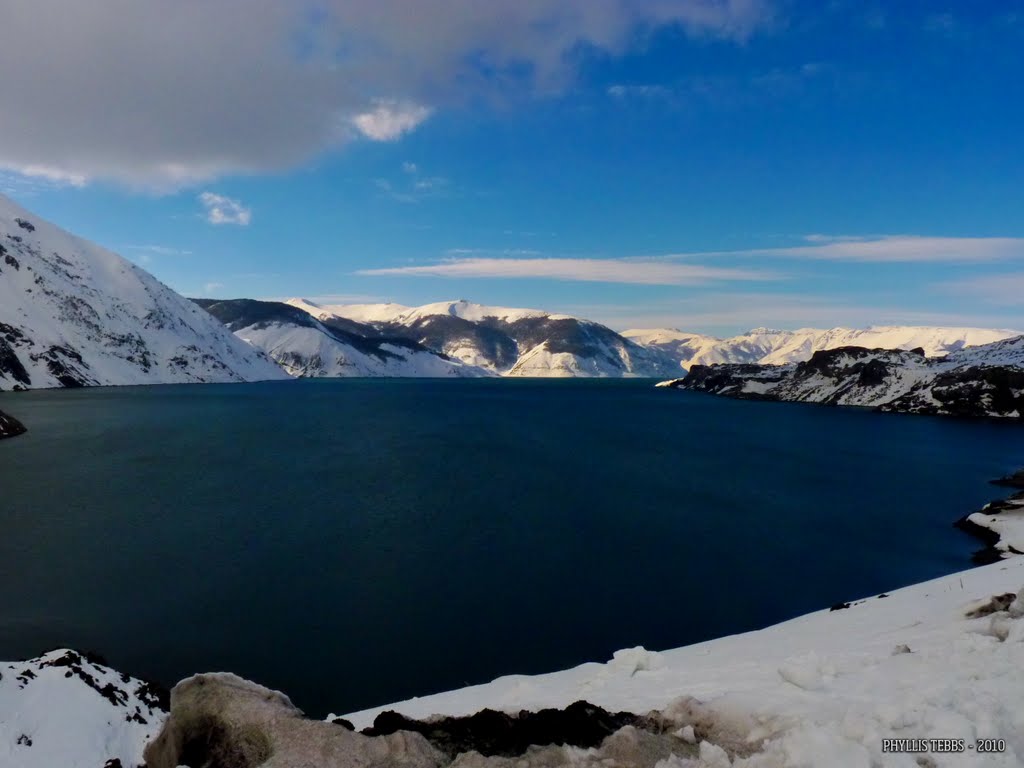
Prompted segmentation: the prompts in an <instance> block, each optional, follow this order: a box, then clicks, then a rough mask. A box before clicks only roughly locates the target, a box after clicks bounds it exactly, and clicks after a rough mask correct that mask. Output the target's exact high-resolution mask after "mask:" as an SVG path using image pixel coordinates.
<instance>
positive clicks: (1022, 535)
mask: <svg viewBox="0 0 1024 768" xmlns="http://www.w3.org/2000/svg"><path fill="white" fill-rule="evenodd" d="M1022 474H1024V470H1021V472H1018V473H1016V475H1013V476H1011V477H1013V478H1019V477H1021V476H1022ZM1004 480H1005V479H1004ZM993 482H995V483H997V484H1001V485H1003V484H1006V485H1009V484H1010V483H1006V482H1001V481H993ZM954 525H955V526H956V527H957V528H959V529H960V530H962V531H964V532H966V533H969V534H971V535H972V536H975V537H977V538H978V539H980V540H981V541H982V542H983V543H984V544H985V547H984V548H983V549H980V550H978V551H977V552H975V553H974V562H976V563H978V564H985V563H994V562H997V561H999V560H1004V559H1006V558H1008V557H1012V556H1014V555H1024V491H1020V492H1018V493H1015V494H1013V495H1012V496H1010V497H1009V498H1007V499H1001V500H999V501H993V502H990V503H988V504H986V505H985V506H984V507H982V508H981V509H980V510H979V511H977V512H974V513H972V514H969V515H965V516H964V517H962V518H960V519H959V520H957V521H956V523H954Z"/></svg>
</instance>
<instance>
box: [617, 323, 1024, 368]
mask: <svg viewBox="0 0 1024 768" xmlns="http://www.w3.org/2000/svg"><path fill="white" fill-rule="evenodd" d="M1020 334H1021V332H1020V331H1012V330H1003V329H988V328H943V327H934V326H912V325H911V326H876V327H871V328H866V329H858V328H830V329H827V330H822V329H818V328H801V329H800V330H796V331H779V330H774V329H771V328H754V329H753V330H751V331H748V332H747V333H744V334H741V335H739V336H733V337H731V338H728V339H720V338H717V337H714V336H704V335H701V334H694V333H685V332H683V331H677V330H675V329H671V328H658V329H654V330H630V331H623V332H622V335H623V336H625V337H626V338H628V339H630V340H632V341H635V342H636V343H638V344H642V345H644V346H646V347H650V348H652V349H658V350H661V351H662V352H664V353H665V354H667V355H669V356H670V357H672V358H673V359H675V360H676V361H678V363H679V365H680V366H681V367H682V368H685V369H689V368H690V367H691V366H693V365H714V364H715V363H756V364H761V365H780V364H783V363H796V362H800V361H803V360H809V359H810V358H811V355H813V354H814V353H815V352H818V351H819V350H823V349H836V348H838V347H864V348H866V349H916V348H918V347H920V348H921V349H923V350H924V353H925V355H927V356H928V357H935V356H938V355H946V354H949V353H950V352H956V351H957V350H960V349H963V348H964V347H969V346H977V345H979V344H989V343H991V342H993V341H1000V340H1001V339H1008V338H1012V337H1014V336H1019V335H1020Z"/></svg>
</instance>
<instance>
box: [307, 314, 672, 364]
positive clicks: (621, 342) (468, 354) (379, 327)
mask: <svg viewBox="0 0 1024 768" xmlns="http://www.w3.org/2000/svg"><path fill="white" fill-rule="evenodd" d="M288 303H289V304H291V305H292V306H295V307H297V308H300V309H302V310H304V311H306V312H308V313H310V314H311V315H312V316H313V317H315V318H316V319H318V320H320V321H321V322H325V323H330V322H333V321H335V320H336V319H338V318H346V319H348V320H349V321H353V320H357V321H359V322H366V323H370V324H371V325H372V326H373V328H374V330H375V331H376V332H377V333H380V334H385V335H389V336H392V337H398V338H403V339H406V340H409V341H412V342H415V343H416V344H420V345H422V346H423V347H426V348H427V349H430V350H433V351H434V352H437V353H439V354H442V355H444V356H446V357H449V358H452V359H454V360H458V361H461V362H462V363H464V364H466V365H469V366H474V367H479V368H483V369H485V370H487V371H490V372H491V373H493V374H500V375H503V376H544V377H551V376H561V377H567V376H648V377H658V376H666V375H669V374H671V373H673V372H674V371H675V370H677V367H676V365H675V363H674V361H673V360H672V359H671V358H670V357H669V356H668V355H666V354H665V353H664V352H662V351H660V350H656V349H648V348H645V347H643V346H641V345H639V344H636V343H634V342H632V341H629V340H628V339H625V338H623V337H622V336H620V335H619V334H617V333H615V331H613V330H611V329H610V328H606V327H605V326H603V325H600V324H598V323H593V322H590V321H588V320H580V319H578V318H574V317H570V316H568V315H559V314H551V313H548V312H544V311H541V310H536V309H511V308H508V307H488V306H484V305H481V304H474V303H472V302H468V301H465V300H460V301H449V302H438V303H435V304H427V305H425V306H422V307H414V308H408V307H402V306H400V305H395V304H385V305H353V306H344V305H340V306H318V305H316V304H314V303H312V302H309V301H306V300H303V299H292V300H290V301H289V302H288Z"/></svg>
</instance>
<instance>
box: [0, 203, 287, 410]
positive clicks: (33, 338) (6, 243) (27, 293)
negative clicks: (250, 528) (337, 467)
mask: <svg viewBox="0 0 1024 768" xmlns="http://www.w3.org/2000/svg"><path fill="white" fill-rule="evenodd" d="M281 378H287V375H286V374H285V373H284V372H282V371H281V369H280V368H279V367H278V366H276V365H274V364H273V363H272V362H271V361H270V360H269V359H267V357H266V356H265V355H263V354H262V353H260V352H259V351H257V350H255V349H253V347H251V346H250V345H248V344H246V343H244V342H243V341H242V340H241V339H238V338H237V337H235V336H233V335H232V334H231V333H230V332H228V331H227V329H226V328H224V326H223V325H221V324H220V323H218V322H217V321H216V320H215V319H214V318H212V317H210V315H209V314H207V313H206V312H203V311H202V310H200V309H199V308H198V307H196V306H195V305H194V304H193V303H192V302H190V301H188V300H187V299H185V298H183V297H182V296H179V295H178V294H177V293H175V292H174V291H172V290H171V289H170V288H168V287H167V286H165V285H163V284H162V283H160V282H159V281H158V280H157V279H156V278H154V277H153V276H152V275H150V274H148V273H147V272H145V271H144V270H142V269H140V268H139V267H137V266H135V265H134V264H132V263H130V262H128V261H127V260H125V259H123V258H121V257H120V256H118V255H117V254H114V253H111V252H110V251H108V250H106V249H104V248H100V247H99V246H97V245H94V244H92V243H90V242H88V241H86V240H83V239H81V238H78V237H75V236H74V235H71V234H69V233H67V232H65V231H64V230H62V229H60V228H58V227H56V226H54V225H53V224H50V223H48V222H46V221H44V220H43V219H41V218H40V217H38V216H35V215H33V214H30V213H29V212H28V211H26V210H24V209H23V208H21V207H20V206H18V205H17V204H15V203H14V202H12V201H11V200H9V199H7V198H6V197H3V196H2V195H0V390H5V389H28V388H39V387H79V386H94V385H113V384H158V383H169V382H215V381H253V380H257V379H281Z"/></svg>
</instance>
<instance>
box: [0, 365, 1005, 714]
mask: <svg viewBox="0 0 1024 768" xmlns="http://www.w3.org/2000/svg"><path fill="white" fill-rule="evenodd" d="M0 408H2V409H3V410H6V411H8V412H10V413H11V414H12V415H15V416H17V417H18V418H20V419H21V420H23V421H24V422H25V423H26V424H27V425H28V426H29V429H30V432H29V433H28V434H27V435H26V436H24V437H20V438H17V439H14V440H8V441H3V442H0V658H17V657H22V656H31V655H35V654H37V653H39V652H40V651H42V650H44V649H46V648H49V647H53V646H57V645H70V646H75V647H78V648H82V649H94V650H97V651H99V652H101V653H103V654H104V655H105V656H107V658H108V659H110V661H111V662H112V663H113V664H114V665H116V666H118V667H120V668H122V669H124V670H127V671H130V672H132V673H135V674H138V675H143V676H150V677H153V678H157V679H161V680H163V681H166V682H173V681H175V680H176V679H178V678H180V677H182V676H184V675H187V674H191V673H194V672H197V671H207V670H216V669H230V670H232V671H235V672H237V673H239V674H242V675H245V676H248V677H251V678H253V679H256V680H258V681H260V682H262V683H264V684H267V685H270V686H273V687H277V688H282V689H284V690H286V691H287V692H288V693H289V694H290V695H291V696H292V697H293V699H294V700H295V701H296V703H297V704H298V705H299V706H301V707H303V708H305V709H306V710H307V711H309V712H311V713H317V714H324V713H325V712H326V711H328V710H334V711H337V712H342V711H350V710H354V709H358V708H362V707H366V706H371V705H375V704H380V703H384V702H387V701H393V700H397V699H403V698H407V697H410V696H413V695H420V694H426V693H430V692H434V691H438V690H443V689H448V688H452V687H457V686H462V685H464V684H467V683H479V682H484V681H487V680H490V679H492V678H494V677H496V676H499V675H502V674H508V673H534V672H544V671H550V670H555V669H559V668H564V667H567V666H572V665H575V664H578V663H581V662H583V661H588V660H605V659H607V658H609V657H610V655H611V653H612V652H613V651H614V650H616V649H618V648H623V647H627V646H632V645H639V644H642V645H645V646H646V647H648V648H654V649H662V648H670V647H675V646H679V645H683V644H686V643H691V642H695V641H699V640H704V639H707V638H711V637H715V636H719V635H723V634H728V633H733V632H738V631H742V630H748V629H753V628H756V627H761V626H764V625H766V624H769V623H772V622H775V621H778V620H781V619H785V618H787V617H791V616H794V615H796V614H799V613H802V612H806V611H808V610H813V609H817V608H820V607H823V606H826V605H830V604H832V603H835V602H836V601H839V600H842V599H849V598H856V597H858V596H863V595H868V594H873V593H876V592H879V591H883V590H887V589H892V588H894V587H897V586H900V585H903V584H908V583H911V582H914V581H919V580H922V579H926V578H930V577H934V576H938V575H941V574H944V573H948V572H951V571H954V570H958V569H962V568H965V567H968V566H969V555H970V553H971V552H972V551H973V550H974V549H976V548H977V546H978V544H977V543H976V542H974V541H973V540H971V539H970V538H968V537H967V536H965V535H964V534H962V533H960V532H958V531H956V530H954V529H953V528H952V527H951V523H952V522H953V520H955V519H956V518H957V517H959V516H960V515H962V514H964V513H966V512H968V511H972V510H974V509H975V508H977V507H978V506H979V505H980V504H982V503H983V502H985V501H988V500H990V499H991V498H994V497H997V496H999V495H1000V494H999V489H996V488H993V487H991V486H989V485H987V480H988V479H990V478H992V477H994V476H996V475H999V474H1001V473H1003V472H1005V471H1009V470H1012V469H1017V468H1018V467H1019V466H1022V465H1024V439H1022V438H1024V431H1022V430H1021V429H1020V428H1019V426H1017V425H1008V424H994V423H982V422H965V421H957V420H944V419H937V418H928V417H915V416H899V415H883V414H875V413H870V412H864V411H858V410H849V409H837V408H824V407H815V406H806V405H791V404H771V403H751V402H738V401H732V400H727V399H719V398H714V397H710V396H704V395H699V394H690V393H683V392H675V391H667V390H656V389H654V388H652V387H651V383H650V382H637V381H529V380H483V381H480V380H465V381H424V380H347V381H346V380H340V381H304V382H285V383H277V384H254V385H225V386H216V385H211V386H173V387H151V388H123V389H101V390H89V391H53V392H34V393H19V394H11V395H4V396H3V397H2V398H0Z"/></svg>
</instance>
